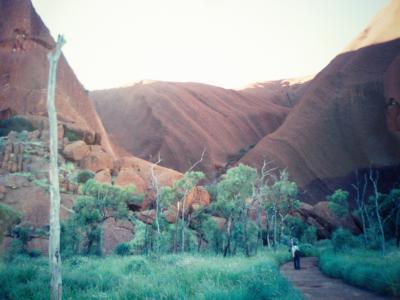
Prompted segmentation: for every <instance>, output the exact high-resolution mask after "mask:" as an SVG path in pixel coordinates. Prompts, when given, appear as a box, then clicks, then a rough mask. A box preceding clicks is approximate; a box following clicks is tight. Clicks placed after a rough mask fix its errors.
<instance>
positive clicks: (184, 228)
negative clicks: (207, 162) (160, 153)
mask: <svg viewBox="0 0 400 300" xmlns="http://www.w3.org/2000/svg"><path fill="white" fill-rule="evenodd" d="M205 153H206V149H203V152H202V153H201V157H200V159H199V160H198V161H196V162H195V163H194V164H193V165H192V166H191V167H190V168H189V169H188V170H187V171H186V172H185V174H186V173H189V172H190V171H192V170H193V169H194V168H195V167H196V166H197V165H198V164H199V163H201V162H202V161H203V158H204V154H205ZM189 192H190V191H185V193H184V195H183V199H182V215H181V218H182V232H181V234H182V245H181V251H182V252H185V230H186V223H185V206H186V197H187V194H188V193H189Z"/></svg>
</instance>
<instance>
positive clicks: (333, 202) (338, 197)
mask: <svg viewBox="0 0 400 300" xmlns="http://www.w3.org/2000/svg"><path fill="white" fill-rule="evenodd" d="M348 199H349V193H348V192H347V191H344V190H342V189H338V190H336V191H335V192H334V193H333V194H332V195H330V196H328V208H329V209H330V210H331V211H332V212H333V213H334V214H335V215H336V216H338V217H339V218H342V217H344V216H345V215H347V214H348V212H349V202H348Z"/></svg>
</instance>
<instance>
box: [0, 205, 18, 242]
mask: <svg viewBox="0 0 400 300" xmlns="http://www.w3.org/2000/svg"><path fill="white" fill-rule="evenodd" d="M20 221H21V213H19V212H18V211H16V210H14V209H13V208H12V207H10V206H8V205H6V204H2V203H0V244H1V242H2V240H3V233H4V232H6V231H10V230H11V228H12V227H13V226H14V225H15V224H17V223H19V222H20Z"/></svg>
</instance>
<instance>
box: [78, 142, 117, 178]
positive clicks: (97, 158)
mask: <svg viewBox="0 0 400 300" xmlns="http://www.w3.org/2000/svg"><path fill="white" fill-rule="evenodd" d="M113 166H114V159H113V157H112V155H111V154H109V153H107V152H106V151H105V150H104V149H103V148H102V147H101V146H96V145H95V146H90V148H89V152H88V154H87V155H86V156H85V157H84V158H82V159H81V160H80V161H79V167H80V168H82V169H86V170H90V171H93V172H98V171H101V170H104V169H112V168H113Z"/></svg>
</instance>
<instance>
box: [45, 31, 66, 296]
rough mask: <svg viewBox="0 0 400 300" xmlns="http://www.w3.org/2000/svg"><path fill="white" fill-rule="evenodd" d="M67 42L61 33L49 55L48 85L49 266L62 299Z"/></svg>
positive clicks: (53, 288)
mask: <svg viewBox="0 0 400 300" xmlns="http://www.w3.org/2000/svg"><path fill="white" fill-rule="evenodd" d="M64 44H65V40H64V38H63V36H61V35H59V36H58V39H57V45H56V49H55V50H54V51H53V52H50V53H49V54H48V56H47V58H48V60H49V64H50V69H49V79H48V80H49V81H48V87H47V110H48V115H49V127H50V172H49V173H50V236H49V267H50V277H51V279H50V289H51V291H50V298H51V299H52V300H61V299H62V276H61V256H60V184H59V179H58V162H57V159H58V145H57V141H58V130H57V111H56V106H55V99H54V98H55V90H56V77H57V62H58V59H59V58H60V55H61V48H62V46H63V45H64Z"/></svg>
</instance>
